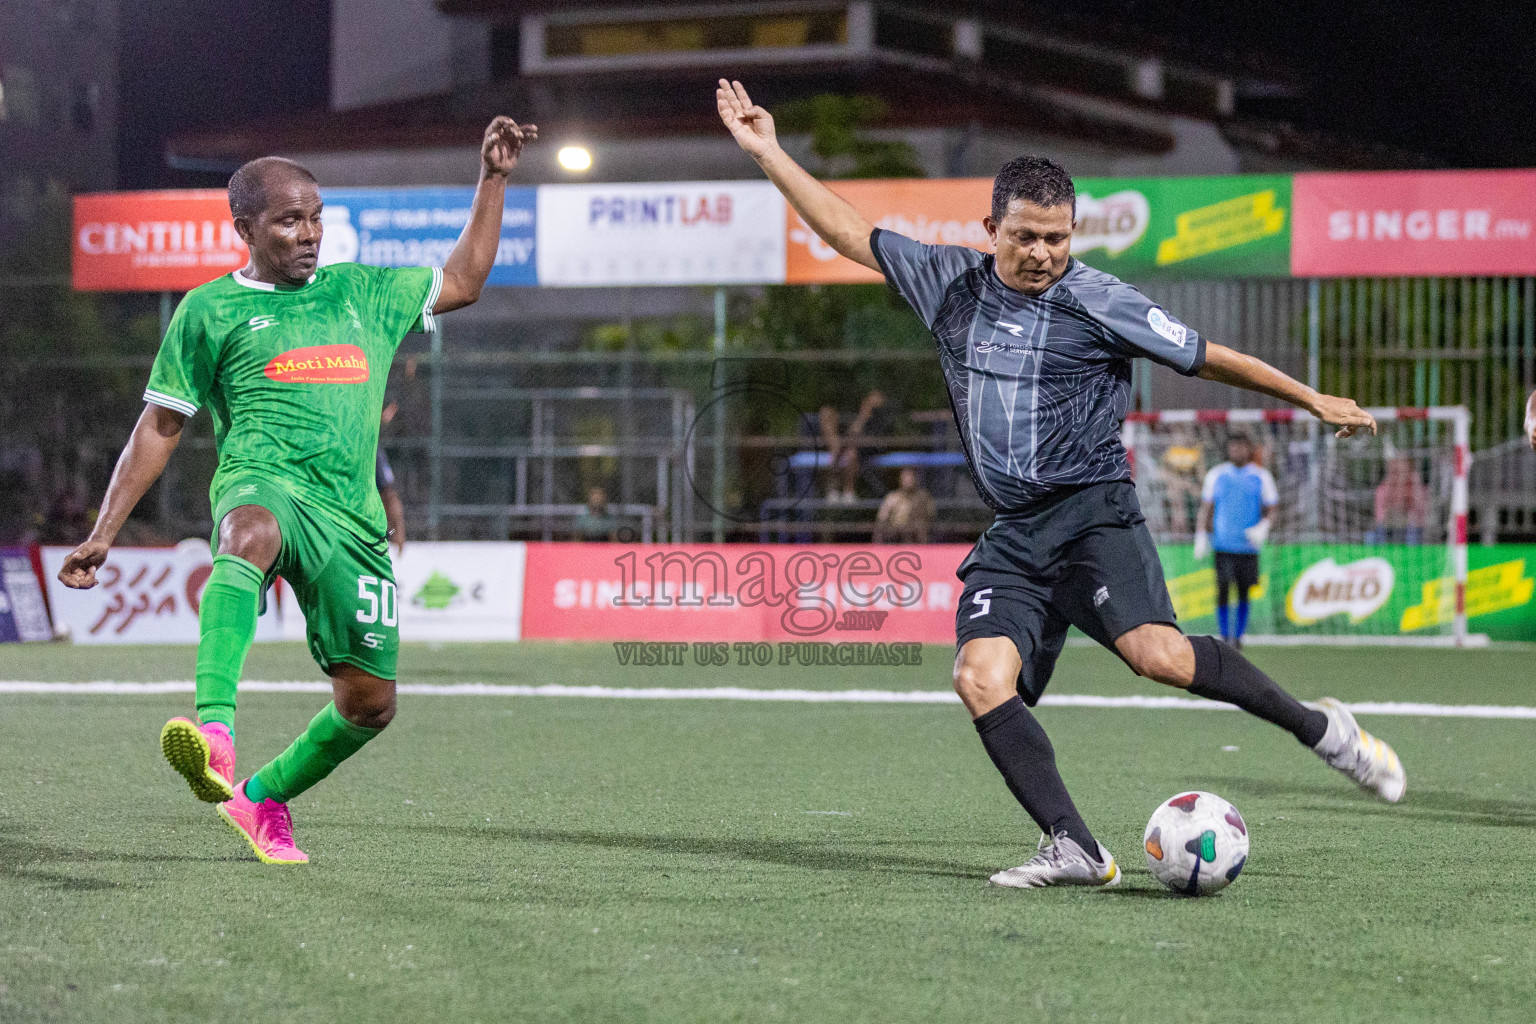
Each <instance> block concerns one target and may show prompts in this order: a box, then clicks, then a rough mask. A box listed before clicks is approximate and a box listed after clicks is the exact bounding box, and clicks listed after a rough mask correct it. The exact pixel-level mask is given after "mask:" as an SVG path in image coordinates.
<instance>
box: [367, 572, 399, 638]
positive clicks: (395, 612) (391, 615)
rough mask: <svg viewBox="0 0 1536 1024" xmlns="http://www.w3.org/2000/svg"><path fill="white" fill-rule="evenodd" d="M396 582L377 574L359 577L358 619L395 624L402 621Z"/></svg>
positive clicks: (382, 623) (382, 624) (387, 624)
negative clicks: (380, 577) (383, 578)
mask: <svg viewBox="0 0 1536 1024" xmlns="http://www.w3.org/2000/svg"><path fill="white" fill-rule="evenodd" d="M396 593H397V592H396V590H395V585H394V583H392V582H390V581H389V580H381V579H379V578H378V577H377V576H359V577H358V578H357V598H358V601H359V607H358V609H357V621H358V622H364V623H372V622H377V623H379V624H380V625H381V626H394V625H397V624H398V623H399V621H400V605H399V600H398V598H397V597H396Z"/></svg>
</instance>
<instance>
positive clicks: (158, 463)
mask: <svg viewBox="0 0 1536 1024" xmlns="http://www.w3.org/2000/svg"><path fill="white" fill-rule="evenodd" d="M186 422H187V418H186V417H185V416H183V415H182V414H181V413H179V412H172V411H171V410H170V409H166V408H164V407H162V406H158V405H154V404H149V405H146V406H145V407H144V411H143V412H142V413H141V414H140V415H139V422H138V423H137V424H136V425H135V426H134V428H133V435H132V436H131V437H129V438H128V447H126V448H124V449H123V454H122V455H120V456H118V459H117V468H116V469H114V470H112V482H111V483H109V484H108V485H107V496H106V497H105V498H103V499H102V502H101V514H100V515H98V516H97V517H96V526H95V528H94V529H92V530H91V536H90V537H89V538H88V539H87V540H86V542H85V543H84V544H81V545H80V546H79V547H78V548H76V549H75V550H73V551H71V552H70V553H69V554H68V555H65V556H64V567H63V568H62V569H60V570H59V582H60V583H62V584H64V585H65V586H66V587H70V588H72V589H74V590H89V589H91V588H92V587H94V586H95V585H96V570H97V569H98V568H100V566H101V564H102V563H103V562H105V561H106V560H107V551H108V550H110V549H111V547H112V542H113V541H114V540H116V539H117V532H118V531H119V530H121V529H122V528H123V523H124V522H125V521H126V520H127V519H128V513H130V512H132V511H133V507H134V506H135V505H137V504H138V503H139V499H140V498H142V497H144V492H145V491H147V490H149V485H150V484H152V483H154V482H155V481H156V480H158V479H159V478H160V474H161V473H163V472H164V471H165V464H166V462H167V461H169V460H170V457H171V452H173V451H175V450H176V444H177V442H179V441H180V440H181V428H182V425H183V424H185V423H186Z"/></svg>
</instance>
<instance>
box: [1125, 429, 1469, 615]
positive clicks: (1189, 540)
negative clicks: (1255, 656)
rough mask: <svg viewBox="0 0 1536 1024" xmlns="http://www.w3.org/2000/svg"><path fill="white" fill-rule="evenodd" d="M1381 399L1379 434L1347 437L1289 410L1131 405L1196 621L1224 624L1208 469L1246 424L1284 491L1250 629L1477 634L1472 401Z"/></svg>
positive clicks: (1147, 485)
mask: <svg viewBox="0 0 1536 1024" xmlns="http://www.w3.org/2000/svg"><path fill="white" fill-rule="evenodd" d="M1369 411H1370V412H1371V414H1372V415H1374V416H1375V417H1376V421H1377V423H1378V425H1379V431H1378V433H1377V434H1376V435H1375V436H1374V437H1373V436H1370V435H1368V434H1367V435H1365V436H1356V437H1352V438H1347V439H1339V438H1335V437H1334V435H1333V431H1332V430H1330V429H1328V428H1327V427H1325V426H1322V425H1321V424H1319V423H1318V422H1317V421H1316V420H1314V419H1313V418H1312V417H1311V416H1310V415H1308V414H1306V413H1303V412H1299V411H1294V410H1288V409H1280V410H1262V409H1199V410H1196V409H1184V410H1167V411H1163V412H1148V413H1132V414H1131V415H1130V416H1128V417H1127V418H1126V421H1125V426H1124V434H1123V437H1124V441H1125V446H1126V449H1127V450H1128V451H1129V452H1130V453H1131V464H1132V473H1133V477H1134V479H1135V482H1136V490H1137V494H1138V496H1139V497H1140V500H1141V506H1142V511H1143V513H1144V514H1145V515H1146V517H1147V525H1148V526H1149V527H1150V528H1151V530H1152V534H1153V536H1154V538H1156V540H1157V544H1158V551H1159V554H1160V555H1161V557H1162V560H1163V569H1164V573H1165V575H1166V576H1167V578H1168V588H1169V591H1170V592H1171V594H1172V596H1173V601H1174V607H1175V608H1176V609H1177V611H1178V615H1179V621H1180V623H1181V624H1182V625H1183V626H1184V628H1185V629H1186V630H1191V631H1194V632H1203V631H1209V632H1212V633H1214V632H1216V617H1215V616H1216V574H1215V569H1214V567H1213V559H1212V557H1211V556H1209V555H1207V556H1206V557H1204V558H1203V559H1200V560H1196V559H1195V557H1194V546H1193V541H1194V535H1195V531H1196V525H1197V522H1198V520H1199V516H1200V510H1201V497H1202V484H1203V482H1204V479H1205V476H1206V474H1207V473H1208V472H1209V471H1210V470H1211V469H1212V468H1213V467H1215V466H1217V465H1219V464H1220V463H1222V462H1225V461H1227V459H1228V454H1227V447H1228V442H1229V441H1231V440H1232V439H1233V438H1234V437H1239V436H1240V437H1244V438H1246V439H1248V440H1249V441H1250V442H1252V444H1253V445H1254V449H1255V460H1256V461H1257V462H1258V463H1259V465H1261V466H1263V467H1264V468H1265V469H1267V470H1269V472H1270V473H1271V475H1273V477H1274V480H1275V485H1276V490H1277V492H1278V497H1279V504H1278V505H1277V506H1276V507H1275V508H1274V510H1273V515H1272V519H1271V530H1270V533H1269V536H1268V538H1267V540H1266V541H1265V543H1264V544H1263V546H1262V548H1261V549H1260V554H1259V573H1260V575H1259V583H1258V586H1256V587H1254V588H1253V590H1252V591H1251V593H1250V613H1249V620H1248V637H1247V639H1249V640H1257V641H1259V642H1266V641H1267V642H1272V643H1308V642H1324V643H1327V642H1337V643H1352V642H1358V643H1432V644H1433V643H1446V644H1458V645H1459V644H1461V643H1464V642H1466V640H1467V601H1468V598H1467V593H1468V576H1467V529H1466V522H1467V516H1466V512H1467V471H1468V469H1469V464H1470V461H1471V454H1470V449H1469V438H1470V429H1469V428H1470V416H1469V413H1468V412H1467V410H1466V409H1465V408H1463V407H1461V406H1455V407H1435V408H1428V409H1372V410H1369ZM1495 568H1496V567H1495ZM1485 571H1486V570H1479V572H1480V573H1482V572H1485ZM1483 584H1489V585H1491V586H1493V587H1494V588H1495V589H1496V588H1497V586H1498V581H1497V580H1491V581H1483V580H1480V579H1476V578H1474V579H1473V580H1472V585H1473V586H1472V591H1473V594H1472V596H1473V601H1474V605H1475V603H1476V600H1477V598H1478V595H1479V593H1480V592H1481V590H1482V589H1487V587H1485V586H1483ZM1234 599H1235V595H1234ZM1474 610H1475V609H1474Z"/></svg>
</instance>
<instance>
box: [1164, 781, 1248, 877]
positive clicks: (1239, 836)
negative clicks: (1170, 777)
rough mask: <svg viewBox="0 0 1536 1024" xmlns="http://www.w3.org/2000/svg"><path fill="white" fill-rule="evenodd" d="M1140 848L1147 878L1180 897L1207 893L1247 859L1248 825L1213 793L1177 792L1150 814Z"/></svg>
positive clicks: (1236, 873) (1235, 811)
mask: <svg viewBox="0 0 1536 1024" xmlns="http://www.w3.org/2000/svg"><path fill="white" fill-rule="evenodd" d="M1142 846H1143V848H1144V849H1145V850H1146V851H1147V869H1148V870H1149V871H1151V872H1152V877H1154V878H1156V879H1157V880H1158V881H1159V882H1162V883H1163V884H1164V885H1166V886H1167V887H1168V888H1170V889H1172V890H1173V891H1174V892H1176V893H1180V894H1181V895H1184V896H1211V895H1214V894H1215V893H1218V892H1220V891H1221V890H1223V889H1225V888H1226V887H1227V886H1229V885H1231V884H1232V881H1233V880H1234V879H1235V878H1237V876H1238V873H1239V872H1241V871H1242V870H1243V865H1244V864H1245V863H1247V861H1248V825H1247V823H1246V822H1244V821H1243V816H1242V815H1241V814H1239V813H1238V811H1237V808H1236V807H1233V806H1232V805H1231V804H1229V803H1227V802H1226V801H1225V800H1223V799H1222V798H1221V797H1219V796H1217V795H1216V794H1215V793H1202V792H1198V791H1196V792H1192V793H1180V794H1179V795H1178V796H1176V797H1174V798H1173V799H1172V800H1169V801H1167V802H1166V803H1164V804H1162V805H1160V806H1159V807H1158V809H1157V810H1156V811H1153V812H1152V820H1151V821H1148V822H1147V831H1146V834H1145V835H1143V836H1142Z"/></svg>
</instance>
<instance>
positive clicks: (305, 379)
mask: <svg viewBox="0 0 1536 1024" xmlns="http://www.w3.org/2000/svg"><path fill="white" fill-rule="evenodd" d="M262 372H263V373H265V374H266V375H267V376H268V377H270V378H271V379H272V380H275V381H278V382H280V383H283V384H361V383H362V382H363V381H365V380H367V379H368V357H367V356H366V355H364V354H363V350H362V349H360V348H358V347H357V346H356V345H311V346H309V347H308V348H296V349H290V350H289V351H287V352H284V353H283V354H282V355H280V356H278V357H277V358H276V359H273V360H272V361H271V362H270V363H268V364H267V368H266V369H265V370H263V371H262Z"/></svg>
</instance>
